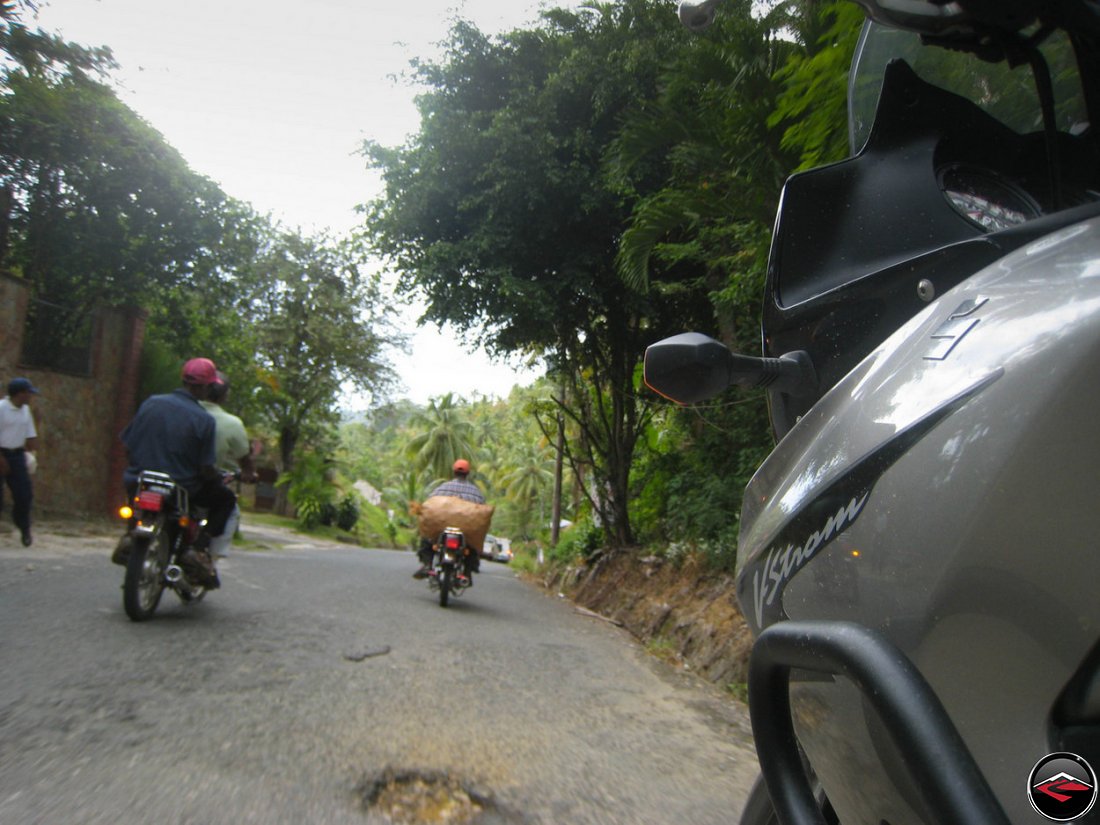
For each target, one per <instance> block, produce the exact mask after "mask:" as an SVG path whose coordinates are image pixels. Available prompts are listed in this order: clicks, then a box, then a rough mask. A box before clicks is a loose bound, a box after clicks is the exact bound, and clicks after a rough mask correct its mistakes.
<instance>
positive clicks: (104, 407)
mask: <svg viewBox="0 0 1100 825" xmlns="http://www.w3.org/2000/svg"><path fill="white" fill-rule="evenodd" d="M28 304H29V292H28V289H27V284H26V282H25V281H23V280H22V279H20V278H15V277H12V276H9V275H5V274H2V273H0V395H2V394H6V387H7V383H8V381H10V380H11V379H12V378H13V377H15V376H16V375H23V376H26V377H27V378H29V379H31V381H33V382H34V385H35V386H36V387H38V389H39V395H38V396H37V397H36V398H35V399H34V401H32V402H31V409H32V410H33V412H34V419H35V426H36V427H37V428H38V474H37V475H36V476H35V510H36V511H37V512H39V513H51V512H52V513H87V514H94V515H108V514H110V513H112V512H114V510H115V508H117V506H118V505H119V504H121V503H122V501H123V499H124V495H123V491H122V482H121V479H122V470H123V468H124V466H125V455H124V452H123V449H122V445H121V444H120V442H119V440H118V434H119V433H120V432H121V431H122V428H123V427H125V426H126V422H128V421H129V420H130V418H131V417H132V416H133V413H134V410H135V404H136V401H137V390H138V386H137V385H138V379H139V367H140V361H141V348H142V344H143V342H144V337H145V317H146V316H145V312H144V310H140V309H136V308H130V309H106V308H105V309H103V310H101V311H99V312H98V317H97V320H96V323H95V326H94V329H93V334H92V348H91V376H81V375H69V374H65V373H60V372H53V371H49V370H43V369H33V368H30V367H25V366H23V365H21V364H20V362H19V358H20V353H21V352H22V346H23V330H24V319H25V317H26V313H27V306H28ZM4 515H5V517H7V513H5V514H4Z"/></svg>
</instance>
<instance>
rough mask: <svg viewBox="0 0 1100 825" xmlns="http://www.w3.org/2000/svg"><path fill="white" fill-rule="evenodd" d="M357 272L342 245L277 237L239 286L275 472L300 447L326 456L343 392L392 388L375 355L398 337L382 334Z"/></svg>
mask: <svg viewBox="0 0 1100 825" xmlns="http://www.w3.org/2000/svg"><path fill="white" fill-rule="evenodd" d="M362 263H363V262H362V260H361V259H360V258H359V256H358V254H357V253H356V251H355V249H354V248H353V247H351V246H349V245H347V244H344V243H334V242H331V241H329V240H328V239H327V238H306V237H302V236H300V235H298V234H296V233H292V232H280V233H278V234H277V235H276V236H275V237H274V238H272V239H271V245H270V247H269V248H267V249H266V250H265V253H264V254H263V256H262V257H260V258H259V259H258V260H257V261H256V262H255V264H254V265H253V267H252V270H251V271H250V272H249V273H248V274H247V283H246V284H242V287H243V291H242V298H241V299H240V303H239V305H238V308H239V310H240V315H241V317H243V318H247V319H248V322H249V324H250V327H251V333H250V337H249V340H251V341H252V342H253V343H254V347H255V349H254V352H255V354H254V356H253V362H252V368H253V371H254V373H255V375H256V376H257V385H258V388H257V390H256V401H257V404H256V409H257V410H258V411H259V414H260V416H261V420H262V421H264V422H265V423H266V426H267V427H268V429H269V430H270V431H271V432H272V433H273V434H274V436H275V437H276V439H277V441H278V445H279V458H280V462H281V467H282V469H283V471H284V472H290V471H291V469H292V468H293V465H294V458H295V450H296V449H297V447H298V446H299V444H300V443H302V442H303V440H308V441H310V442H311V445H312V446H313V447H315V448H316V447H317V446H318V445H319V443H320V442H322V441H323V442H325V444H326V445H327V446H326V449H329V450H334V449H335V440H336V437H335V425H336V421H337V412H336V410H337V399H338V398H339V396H340V393H341V392H342V391H343V389H344V388H345V387H353V388H356V389H358V390H360V391H362V392H367V393H375V394H381V393H383V392H385V391H386V389H387V387H388V385H389V382H390V381H391V380H392V372H391V369H390V367H389V365H388V363H387V362H386V360H385V354H386V350H387V348H388V347H389V346H392V345H394V344H395V343H396V341H397V340H398V336H396V335H388V334H387V331H388V321H387V317H388V312H389V310H388V308H387V307H386V306H385V304H384V302H383V300H382V296H381V294H380V293H379V289H378V282H377V279H376V278H374V277H371V276H368V275H366V274H364V271H363V267H362ZM329 442H331V443H329Z"/></svg>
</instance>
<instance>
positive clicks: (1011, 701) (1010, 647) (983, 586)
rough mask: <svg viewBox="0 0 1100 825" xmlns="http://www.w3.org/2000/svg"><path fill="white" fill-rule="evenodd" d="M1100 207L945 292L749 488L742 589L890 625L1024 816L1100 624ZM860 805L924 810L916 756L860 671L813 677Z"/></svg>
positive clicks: (852, 821)
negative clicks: (914, 773) (891, 729)
mask: <svg viewBox="0 0 1100 825" xmlns="http://www.w3.org/2000/svg"><path fill="white" fill-rule="evenodd" d="M1098 364H1100V218H1092V219H1088V220H1084V221H1081V222H1079V223H1076V224H1072V225H1068V226H1065V227H1062V228H1060V229H1059V230H1057V231H1055V232H1053V233H1051V234H1049V235H1046V236H1043V237H1041V238H1038V239H1037V240H1034V241H1033V242H1031V243H1029V244H1026V245H1025V246H1022V247H1021V248H1019V249H1017V250H1015V251H1014V252H1012V253H1010V254H1008V255H1006V256H1005V257H1003V258H1001V259H1000V260H997V261H996V262H994V263H993V264H992V265H989V266H987V267H985V268H983V269H981V270H980V271H978V272H976V273H974V274H973V275H970V276H969V277H966V278H964V279H963V280H962V281H961V282H960V283H958V285H957V286H955V287H954V288H952V289H950V290H948V291H946V292H944V293H943V294H941V295H939V296H938V297H936V298H935V299H933V300H931V301H930V303H928V305H927V307H926V308H925V309H924V310H922V311H921V312H919V313H918V314H916V315H915V316H914V317H912V318H911V319H910V320H909V321H908V322H906V323H905V324H904V325H903V326H901V327H900V328H899V329H897V331H896V332H894V333H893V334H892V335H890V336H889V337H888V338H887V339H886V340H885V341H884V342H883V343H881V344H880V345H879V346H878V347H877V348H875V349H874V350H873V351H872V352H871V353H870V354H869V355H867V356H866V357H865V358H864V359H863V360H862V361H860V362H859V363H858V365H857V366H856V367H855V368H854V369H852V370H851V371H850V372H849V373H848V374H847V375H846V376H845V377H844V378H843V379H842V380H840V381H839V382H838V383H837V384H836V385H835V386H833V387H832V388H831V389H830V390H829V391H828V392H827V393H826V394H825V395H824V396H822V397H821V398H820V399H819V400H818V401H817V402H816V403H815V404H814V405H813V406H812V407H811V408H810V409H809V410H808V411H807V412H806V413H805V414H804V415H802V417H801V418H800V419H799V420H798V421H797V423H796V424H795V425H794V426H793V428H792V429H791V430H790V431H789V432H787V433H786V434H785V435H784V436H783V437H782V439H781V440H780V441H779V443H778V445H777V446H776V448H775V450H774V452H773V453H772V454H771V455H770V456H769V458H768V459H767V460H766V461H765V463H764V464H763V465H762V466H761V467H760V469H759V470H758V472H757V473H756V475H755V476H754V478H753V479H752V481H751V483H750V484H749V486H748V488H747V490H746V494H745V497H744V505H743V511H742V515H741V532H740V545H739V561H738V600H739V602H740V604H741V606H742V608H743V610H744V613H745V616H746V618H747V619H748V621H749V623H750V625H751V626H752V629H753V632H754V634H759V633H760V631H761V630H762V629H764V628H766V627H767V626H769V625H771V624H773V623H775V622H778V621H784V620H787V619H793V620H809V621H816V620H844V621H851V622H856V623H858V624H860V625H863V626H866V627H869V628H871V629H873V630H876V631H879V632H881V633H882V634H883V635H885V636H886V637H887V638H888V639H889V640H891V641H892V642H893V643H894V644H895V645H897V646H898V647H899V648H900V649H901V651H902V652H903V653H904V654H906V655H907V656H908V657H909V659H910V660H911V661H912V662H913V663H914V664H915V665H916V667H917V668H918V669H919V671H920V672H921V674H922V675H923V676H924V678H925V679H926V680H927V681H928V683H929V684H930V686H931V687H932V689H933V690H934V691H935V693H936V695H937V696H938V697H939V699H940V701H941V702H942V703H943V705H944V707H945V709H946V711H947V713H948V715H949V716H950V718H951V721H952V722H953V723H954V725H955V726H956V727H957V729H958V731H959V733H960V734H961V736H962V738H963V740H964V741H965V743H966V745H967V747H968V748H969V749H970V751H971V753H972V755H973V756H974V758H975V761H976V762H977V764H978V765H980V766H982V768H983V772H984V774H985V776H986V778H987V779H988V781H989V783H990V785H991V787H992V789H993V791H994V793H995V794H996V796H997V798H998V800H999V802H1000V804H1001V805H1002V807H1003V809H1004V811H1005V813H1006V814H1007V816H1008V818H1009V820H1010V821H1012V822H1014V823H1027V822H1038V821H1043V820H1042V819H1041V818H1040V817H1039V816H1038V814H1036V813H1035V812H1034V811H1033V810H1032V808H1031V807H1030V805H1029V802H1028V800H1027V792H1026V784H1027V780H1028V777H1029V772H1030V771H1031V769H1032V767H1033V766H1034V765H1035V763H1036V762H1037V760H1039V759H1041V758H1042V757H1043V756H1044V755H1046V754H1048V753H1050V752H1051V751H1052V750H1053V749H1056V748H1055V747H1054V744H1055V743H1053V742H1052V737H1051V711H1052V708H1053V707H1054V705H1055V703H1056V701H1057V699H1058V697H1059V694H1060V693H1061V692H1062V691H1063V690H1064V688H1065V687H1066V684H1067V681H1068V680H1069V679H1070V678H1071V676H1072V675H1073V673H1074V671H1075V670H1076V669H1077V668H1078V667H1080V665H1081V662H1082V660H1083V659H1085V657H1086V656H1087V655H1088V653H1089V651H1090V650H1091V649H1092V648H1093V647H1094V646H1095V645H1096V644H1097V640H1098V638H1100V599H1098V598H1097V583H1098V582H1100V501H1098V494H1100V454H1098V449H1097V446H1098V442H1097V432H1098V428H1100V381H1098V380H1097V378H1098V377H1100V376H1098V372H1097V365H1098ZM791 702H792V710H793V718H794V724H795V729H796V732H797V734H798V738H799V741H800V743H801V745H802V747H803V749H804V751H805V753H806V755H807V757H808V759H809V762H810V764H811V766H812V768H813V771H814V773H815V774H816V775H817V777H818V779H819V780H820V782H821V786H822V787H823V789H824V791H825V793H826V794H827V796H828V797H829V799H830V801H831V803H832V805H833V807H834V809H835V810H836V812H837V815H838V817H839V820H840V822H842V823H844V825H880V823H882V822H887V823H889V825H919V824H920V823H927V821H928V820H927V819H926V818H923V817H922V813H921V810H920V802H919V800H918V798H917V797H918V794H917V793H916V790H915V789H914V788H913V787H912V786H911V780H910V779H909V778H908V776H909V773H908V771H907V770H906V768H905V756H906V755H905V754H904V753H901V752H899V751H898V749H897V748H896V747H895V746H894V745H893V744H891V743H890V741H889V737H888V736H887V735H886V732H885V731H884V729H883V726H882V723H881V722H880V721H879V720H878V718H877V717H876V716H875V714H874V713H873V712H872V711H871V710H870V709H869V706H868V704H867V703H866V701H865V700H864V699H863V698H862V697H861V695H860V693H859V692H858V691H857V690H856V689H855V688H854V687H853V686H852V685H850V684H848V683H846V682H845V680H844V679H842V678H831V677H816V678H806V679H805V680H800V679H799V678H797V676H796V677H795V678H794V679H793V680H792V687H791Z"/></svg>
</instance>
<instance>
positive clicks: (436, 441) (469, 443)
mask: <svg viewBox="0 0 1100 825" xmlns="http://www.w3.org/2000/svg"><path fill="white" fill-rule="evenodd" d="M409 426H410V427H411V428H412V429H413V430H414V431H419V433H420V434H419V435H417V436H415V437H414V438H413V439H412V440H411V441H410V442H409V444H408V447H407V448H406V452H407V454H408V456H409V457H410V458H411V459H412V461H413V466H414V467H415V468H416V469H417V470H430V471H431V473H432V474H433V475H434V477H435V478H437V479H440V480H442V479H447V478H450V477H451V465H453V464H454V462H455V459H456V458H470V457H471V456H473V455H474V454H475V452H476V449H477V448H476V446H475V443H474V437H473V436H474V428H473V425H472V424H470V422H469V421H468V420H467V419H466V412H465V410H464V409H463V408H462V407H460V406H458V405H457V404H456V403H455V400H454V396H453V394H452V393H447V394H446V395H444V396H442V397H440V398H433V399H431V401H430V402H429V403H428V408H427V409H426V410H424V411H423V412H420V413H417V414H416V415H414V416H413V417H412V419H411V420H410V422H409Z"/></svg>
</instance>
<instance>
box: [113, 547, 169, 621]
mask: <svg viewBox="0 0 1100 825" xmlns="http://www.w3.org/2000/svg"><path fill="white" fill-rule="evenodd" d="M166 541H167V536H166V535H165V534H164V533H159V534H158V535H157V536H156V538H155V539H150V538H149V537H141V538H137V537H135V538H134V544H133V547H132V548H131V549H130V558H129V559H128V560H127V562H126V577H125V578H124V579H123V580H122V606H123V607H124V608H125V609H126V615H127V616H129V617H130V619H131V620H132V621H135V622H143V621H145V620H146V619H149V618H151V617H152V615H153V613H154V612H155V611H156V609H157V605H158V604H159V603H160V595H161V593H163V592H164V568H165V564H166V561H167V556H166V555H165V554H163V553H161V552H159V551H160V549H161V548H160V545H161V544H163V543H164V542H166Z"/></svg>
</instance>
